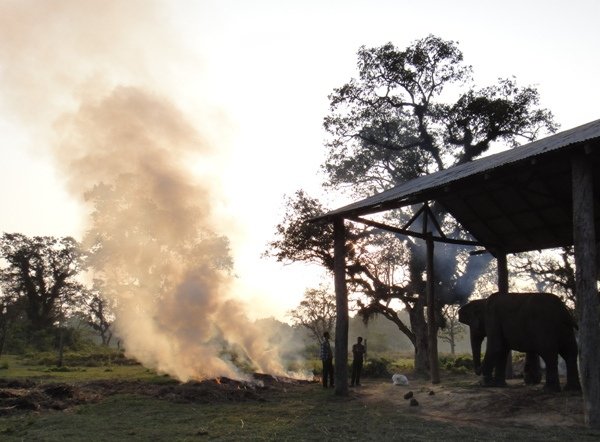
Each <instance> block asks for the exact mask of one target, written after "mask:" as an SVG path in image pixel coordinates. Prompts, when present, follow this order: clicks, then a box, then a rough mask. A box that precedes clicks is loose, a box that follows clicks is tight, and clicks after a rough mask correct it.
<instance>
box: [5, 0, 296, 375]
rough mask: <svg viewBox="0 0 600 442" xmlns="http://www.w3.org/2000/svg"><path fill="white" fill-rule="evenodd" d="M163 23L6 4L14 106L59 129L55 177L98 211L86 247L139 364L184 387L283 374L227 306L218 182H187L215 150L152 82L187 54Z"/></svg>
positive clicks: (98, 7)
mask: <svg viewBox="0 0 600 442" xmlns="http://www.w3.org/2000/svg"><path fill="white" fill-rule="evenodd" d="M156 9H157V8H156V5H154V4H153V3H152V2H149V1H140V2H137V1H133V0H131V1H128V2H121V1H106V0H102V1H86V2H81V1H79V0H74V1H55V0H48V1H45V2H34V1H22V0H19V1H6V2H3V3H2V5H1V6H0V68H1V70H0V72H1V75H2V77H1V81H2V83H3V85H4V87H5V88H6V90H7V91H8V93H7V94H6V95H5V96H6V101H5V102H6V103H8V105H9V106H10V108H11V109H12V112H13V113H14V114H15V115H18V116H19V117H20V118H21V119H22V121H23V122H25V123H26V124H27V125H30V126H32V127H36V128H37V127H43V126H44V124H45V125H46V127H47V128H50V127H51V130H52V133H53V135H52V142H51V144H52V152H53V155H54V157H55V159H56V164H57V165H58V167H59V170H60V172H61V174H62V175H63V176H64V177H65V179H66V182H67V186H68V189H69V191H70V192H72V193H73V194H74V195H76V196H77V197H78V198H81V200H82V201H84V202H85V204H86V205H87V207H88V208H89V214H90V217H89V220H88V222H87V230H86V234H85V237H84V241H83V242H84V245H86V246H87V247H89V248H90V250H92V252H93V253H92V257H91V264H92V268H93V269H94V275H93V277H94V278H96V279H98V280H101V281H102V287H103V288H104V289H103V295H104V296H106V297H110V298H112V299H113V300H115V301H116V302H115V303H116V305H117V312H116V314H117V320H116V331H117V333H118V335H119V336H120V337H121V338H122V339H123V341H124V345H125V348H126V350H127V353H128V355H130V356H132V357H134V358H136V359H138V360H139V361H140V362H142V363H143V364H145V365H146V366H148V367H152V368H156V369H157V370H159V371H161V372H165V373H169V374H171V375H173V376H175V377H177V378H178V379H180V380H183V381H185V380H188V379H202V378H207V377H216V376H228V377H234V378H241V377H244V374H243V372H242V371H241V370H240V367H246V368H249V369H252V370H257V371H263V372H268V373H272V374H283V372H284V370H283V369H282V366H281V364H280V363H279V357H278V354H277V351H276V349H273V348H269V347H268V344H267V342H268V340H267V337H266V336H263V335H262V334H261V330H260V329H259V328H258V327H257V326H256V324H255V323H252V322H250V321H249V320H248V319H247V317H246V314H245V312H244V310H243V306H242V305H241V304H240V303H239V302H238V301H237V300H235V299H234V298H233V297H232V295H231V293H230V287H229V286H230V283H231V278H232V276H231V275H232V269H233V262H232V258H231V253H230V249H229V242H228V240H227V237H226V236H225V235H224V233H227V232H221V231H220V228H222V226H223V225H224V221H223V220H220V219H218V217H217V216H216V215H215V209H214V207H215V205H216V204H218V203H219V195H218V188H219V186H218V182H217V180H218V176H214V175H212V176H210V175H205V176H198V174H196V173H192V171H191V168H190V165H191V164H194V165H200V169H201V170H211V164H212V163H211V161H212V160H211V156H212V155H213V153H214V148H213V147H212V146H211V143H210V142H209V141H207V136H206V135H203V133H202V131H201V130H199V129H198V128H197V127H196V126H195V125H194V124H192V123H190V121H189V119H188V118H187V117H186V115H184V113H183V112H182V111H181V110H179V108H178V107H177V105H176V104H175V103H174V101H173V100H171V99H170V98H169V91H168V90H166V91H164V90H161V84H160V82H158V83H157V82H156V79H155V78H150V77H152V75H149V72H151V71H152V69H153V67H156V69H157V71H160V68H159V66H160V65H161V62H163V63H164V62H165V60H164V59H162V60H159V58H160V57H162V56H163V54H164V56H165V57H172V56H173V53H174V52H176V51H174V50H172V49H171V48H168V49H169V50H166V49H167V48H165V42H168V41H170V39H169V37H168V35H165V33H164V32H163V30H162V29H161V26H160V24H161V23H160V20H158V19H157V16H156V14H157V12H156ZM129 17H135V18H134V19H130V18H129ZM149 48H152V49H149ZM153 51H156V53H153ZM153 63H154V64H153ZM7 107H8V106H7ZM202 166H203V167H202ZM225 224H227V223H225Z"/></svg>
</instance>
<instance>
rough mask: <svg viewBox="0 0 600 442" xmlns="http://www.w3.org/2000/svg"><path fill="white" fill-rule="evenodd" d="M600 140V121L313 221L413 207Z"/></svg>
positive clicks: (410, 183) (411, 183) (422, 179)
mask: <svg viewBox="0 0 600 442" xmlns="http://www.w3.org/2000/svg"><path fill="white" fill-rule="evenodd" d="M599 139H600V119H599V120H595V121H592V122H590V123H587V124H584V125H581V126H578V127H575V128H573V129H569V130H566V131H563V132H560V133H557V134H554V135H552V136H549V137H547V138H544V139H541V140H538V141H534V142H532V143H528V144H525V145H522V146H519V147H516V148H514V149H510V150H507V151H503V152H500V153H497V154H494V155H490V156H488V157H484V158H481V159H478V160H475V161H471V162H469V163H465V164H462V165H460V166H455V167H451V168H449V169H446V170H442V171H440V172H436V173H433V174H430V175H425V176H422V177H419V178H416V179H414V180H411V181H408V182H406V183H403V184H400V185H398V186H396V187H393V188H391V189H388V190H386V191H384V192H381V193H379V194H376V195H373V196H371V197H368V198H365V199H363V200H361V201H357V202H355V203H352V204H349V205H347V206H344V207H341V208H339V209H336V210H333V211H331V212H328V213H326V214H324V215H322V216H320V217H318V218H315V220H324V219H330V218H334V217H339V216H342V217H343V216H345V215H348V216H354V215H361V214H366V213H374V212H377V211H380V210H379V209H381V211H383V210H386V208H387V206H388V205H389V203H391V202H393V203H394V204H395V206H396V207H400V206H403V205H409V204H413V203H415V202H417V200H418V199H419V195H420V194H424V193H427V194H430V193H431V192H432V191H435V190H436V189H440V188H444V187H446V186H448V185H450V184H452V183H456V182H458V181H460V180H464V179H466V178H468V177H473V176H474V175H478V174H485V173H488V172H490V171H492V170H494V169H499V168H503V167H505V166H509V165H513V164H515V163H519V162H522V161H531V160H532V159H533V158H536V157H541V156H544V155H546V154H549V153H552V152H555V151H559V150H561V149H568V148H571V147H575V146H577V145H582V144H584V143H585V142H587V141H590V140H596V141H598V140H599ZM596 147H597V146H596ZM403 202H405V204H403Z"/></svg>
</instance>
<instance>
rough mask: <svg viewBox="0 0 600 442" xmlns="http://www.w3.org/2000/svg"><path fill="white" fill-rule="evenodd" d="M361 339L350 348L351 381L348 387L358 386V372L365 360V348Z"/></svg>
mask: <svg viewBox="0 0 600 442" xmlns="http://www.w3.org/2000/svg"><path fill="white" fill-rule="evenodd" d="M362 340H363V338H361V337H360V336H359V337H358V339H357V342H356V344H354V345H353V346H352V358H353V359H352V380H351V381H350V386H351V387H354V386H355V385H356V386H360V372H361V371H362V366H363V361H364V360H365V346H364V345H363V344H362Z"/></svg>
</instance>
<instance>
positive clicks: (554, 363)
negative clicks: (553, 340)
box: [542, 353, 560, 392]
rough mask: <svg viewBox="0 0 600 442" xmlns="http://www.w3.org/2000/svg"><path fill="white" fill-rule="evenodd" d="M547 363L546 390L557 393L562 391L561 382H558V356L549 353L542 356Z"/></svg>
mask: <svg viewBox="0 0 600 442" xmlns="http://www.w3.org/2000/svg"><path fill="white" fill-rule="evenodd" d="M542 358H543V359H544V362H545V363H546V384H545V385H544V390H546V391H553V392H557V391H560V382H559V380H558V354H557V353H549V354H545V355H542Z"/></svg>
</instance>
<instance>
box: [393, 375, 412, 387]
mask: <svg viewBox="0 0 600 442" xmlns="http://www.w3.org/2000/svg"><path fill="white" fill-rule="evenodd" d="M392 383H393V384H394V385H408V378H407V377H406V376H404V375H403V374H398V373H396V374H395V375H393V376H392Z"/></svg>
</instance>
